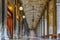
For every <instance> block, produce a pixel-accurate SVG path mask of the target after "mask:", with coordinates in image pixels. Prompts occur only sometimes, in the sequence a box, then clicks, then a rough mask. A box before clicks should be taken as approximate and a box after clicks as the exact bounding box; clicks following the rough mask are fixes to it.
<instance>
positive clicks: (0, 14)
mask: <svg viewBox="0 0 60 40" xmlns="http://www.w3.org/2000/svg"><path fill="white" fill-rule="evenodd" d="M0 5H1V6H0V40H1V38H2V37H1V36H2V35H1V34H2V0H0Z"/></svg>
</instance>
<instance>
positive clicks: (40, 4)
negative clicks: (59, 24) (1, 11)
mask: <svg viewBox="0 0 60 40" xmlns="http://www.w3.org/2000/svg"><path fill="white" fill-rule="evenodd" d="M21 1H22V5H23V8H24V12H25V15H26V19H27V23H28V26H29V28H35V27H36V24H37V23H38V21H39V19H40V16H41V14H42V13H43V11H44V9H45V7H46V4H47V0H21Z"/></svg>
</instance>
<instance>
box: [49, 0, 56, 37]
mask: <svg viewBox="0 0 60 40" xmlns="http://www.w3.org/2000/svg"><path fill="white" fill-rule="evenodd" d="M48 7H49V8H48V15H49V29H50V31H49V32H50V34H53V35H52V36H53V37H55V36H56V35H57V24H56V18H57V17H56V0H50V1H49V5H48Z"/></svg>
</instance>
